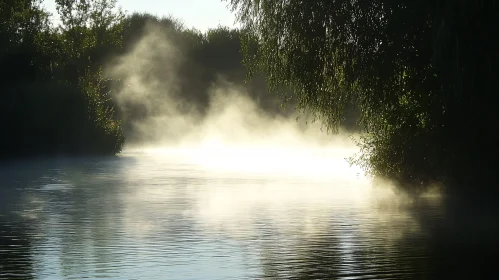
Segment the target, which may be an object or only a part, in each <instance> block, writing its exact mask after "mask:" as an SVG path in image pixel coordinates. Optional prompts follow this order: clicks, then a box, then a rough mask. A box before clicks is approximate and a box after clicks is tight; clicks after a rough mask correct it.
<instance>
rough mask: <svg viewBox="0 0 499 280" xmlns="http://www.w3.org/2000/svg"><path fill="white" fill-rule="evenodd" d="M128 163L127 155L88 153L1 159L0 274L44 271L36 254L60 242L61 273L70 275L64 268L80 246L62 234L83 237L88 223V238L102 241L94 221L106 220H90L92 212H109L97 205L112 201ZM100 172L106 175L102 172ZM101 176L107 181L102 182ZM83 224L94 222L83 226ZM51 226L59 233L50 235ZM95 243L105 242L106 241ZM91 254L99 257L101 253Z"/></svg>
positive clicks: (73, 262)
mask: <svg viewBox="0 0 499 280" xmlns="http://www.w3.org/2000/svg"><path fill="white" fill-rule="evenodd" d="M133 162H134V159H133V158H127V157H92V158H76V159H73V158H45V159H36V160H26V161H24V160H22V161H21V160H19V161H9V162H2V163H0V178H1V180H0V279H38V278H39V277H41V276H43V273H44V272H43V266H44V264H43V261H40V259H37V258H39V255H40V254H42V253H43V252H41V251H43V250H44V246H45V247H58V246H59V247H60V248H57V249H58V250H59V251H60V255H59V256H58V257H56V259H57V258H59V262H60V266H61V271H62V275H61V276H64V275H75V273H74V272H71V271H69V270H71V269H74V268H77V267H78V261H79V259H78V258H75V254H74V252H75V251H79V250H80V248H71V247H68V246H67V244H75V243H76V244H77V243H79V242H67V240H66V241H65V240H64V239H84V235H87V234H88V232H86V231H87V229H89V228H90V229H91V232H90V236H91V237H90V239H92V240H94V241H95V242H100V241H101V240H105V239H103V238H102V236H101V235H102V234H103V233H102V232H99V228H100V226H101V225H102V224H99V223H103V222H106V221H105V219H92V215H94V214H96V212H98V213H99V215H100V214H101V213H112V211H102V209H99V207H106V205H116V202H111V200H112V199H113V197H116V196H115V193H119V192H117V190H116V188H117V187H119V176H120V174H122V171H121V168H122V167H123V166H124V165H127V166H130V165H133ZM103 173H105V174H106V175H105V176H102V175H103ZM109 174H115V175H114V176H115V178H110V177H109ZM99 177H101V178H100V179H99ZM106 180H108V181H109V183H110V184H108V185H106ZM111 182H112V183H111ZM97 185H99V186H98V187H99V188H100V189H99V192H98V194H99V195H98V196H97V197H95V193H96V192H94V191H93V190H92V191H88V190H90V189H93V188H95V187H97ZM111 194H112V195H111ZM75 198H76V199H75ZM105 200H107V201H108V202H111V203H106V201H105ZM119 209H120V208H119V207H117V208H116V210H117V211H118V210H119ZM117 215H119V214H117ZM100 216H102V215H100ZM86 223H94V224H93V225H92V226H90V227H88V226H87V225H85V224H86ZM47 225H49V226H47ZM54 229H55V231H57V232H58V233H59V234H57V236H54V235H53V234H54V233H53V231H54ZM80 244H82V243H80ZM100 246H102V247H105V244H100ZM52 249H53V248H52ZM83 251H84V250H83ZM68 252H70V253H68ZM94 257H95V258H96V259H97V260H99V258H102V256H100V255H96V256H94ZM65 270H66V271H65ZM76 275H77V273H76Z"/></svg>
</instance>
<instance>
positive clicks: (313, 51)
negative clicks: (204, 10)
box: [230, 0, 438, 179]
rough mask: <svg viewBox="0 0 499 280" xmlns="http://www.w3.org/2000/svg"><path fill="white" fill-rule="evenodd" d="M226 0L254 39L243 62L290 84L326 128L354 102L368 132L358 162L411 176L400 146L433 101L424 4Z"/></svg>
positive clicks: (283, 86)
mask: <svg viewBox="0 0 499 280" xmlns="http://www.w3.org/2000/svg"><path fill="white" fill-rule="evenodd" d="M230 5H231V6H232V8H233V10H235V11H237V12H238V19H239V20H240V21H241V22H242V24H243V26H244V27H245V28H246V29H248V30H250V31H251V34H252V38H254V40H256V41H258V43H259V48H257V50H256V51H255V52H251V50H250V51H248V52H247V53H246V61H247V62H248V64H249V67H250V69H251V70H253V71H263V72H264V73H266V74H267V77H268V80H269V83H270V85H271V87H272V90H273V91H275V92H286V91H287V90H288V89H291V90H292V91H293V92H294V94H295V95H296V99H297V100H298V108H299V109H311V110H312V111H313V112H314V113H315V117H317V118H319V119H322V120H323V121H324V122H325V124H327V126H328V128H329V129H331V130H332V131H336V130H337V129H338V126H339V125H340V124H341V121H342V118H343V116H344V110H345V109H346V108H347V106H349V105H351V104H355V106H357V107H358V109H359V112H360V117H359V119H358V122H359V124H360V125H361V126H362V127H363V128H364V129H365V131H366V132H367V136H366V137H365V138H364V139H363V142H362V143H361V146H362V148H363V152H364V153H363V155H361V158H360V161H358V163H361V164H363V165H364V167H366V168H367V170H368V171H370V172H372V173H374V174H376V175H382V176H392V177H393V176H395V177H400V178H401V179H416V178H415V174H414V172H413V170H409V168H405V164H404V161H407V160H414V159H409V158H408V157H407V155H408V154H407V153H406V152H407V151H406V149H405V148H404V146H406V145H407V142H408V141H411V136H410V135H409V134H413V132H414V130H415V129H416V128H418V130H421V131H424V130H425V128H426V125H427V124H428V120H427V118H428V116H427V114H425V113H426V111H425V110H426V109H427V108H426V107H427V106H432V105H431V104H437V103H435V101H438V100H435V99H436V98H435V97H434V95H432V94H431V89H430V88H431V83H432V75H431V74H430V73H431V71H432V69H431V67H430V59H431V49H430V47H431V44H430V43H431V38H432V33H431V26H429V25H428V24H427V22H428V21H429V17H428V13H427V12H426V11H425V9H426V8H427V7H425V6H424V5H421V4H420V3H415V2H414V3H410V2H408V3H407V2H405V1H379V0H378V1H350V0H339V1H281V0H261V1H252V0H231V1H230ZM423 77H424V78H423ZM429 93H430V94H429ZM423 107H425V108H423ZM404 153H405V155H404Z"/></svg>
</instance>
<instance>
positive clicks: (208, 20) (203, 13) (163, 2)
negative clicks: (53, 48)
mask: <svg viewBox="0 0 499 280" xmlns="http://www.w3.org/2000/svg"><path fill="white" fill-rule="evenodd" d="M54 3H55V1H54V0H45V1H44V5H45V7H47V9H49V10H50V11H51V12H52V13H53V14H54V15H57V13H56V10H55V4H54ZM118 5H120V6H121V7H122V8H123V10H126V11H128V13H129V14H130V13H132V12H148V13H151V14H153V15H157V16H166V15H172V16H173V17H175V18H178V19H181V20H182V21H183V22H184V23H185V24H186V26H187V27H195V28H197V29H199V30H201V31H205V30H206V29H208V28H214V27H217V26H218V25H219V24H220V25H226V26H234V20H235V17H234V15H233V14H232V13H231V12H230V10H229V9H228V8H227V2H222V1H221V0H118Z"/></svg>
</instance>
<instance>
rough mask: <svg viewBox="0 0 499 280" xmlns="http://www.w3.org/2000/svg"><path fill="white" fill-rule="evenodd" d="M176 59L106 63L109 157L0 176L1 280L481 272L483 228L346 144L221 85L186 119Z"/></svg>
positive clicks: (151, 41)
mask: <svg viewBox="0 0 499 280" xmlns="http://www.w3.org/2000/svg"><path fill="white" fill-rule="evenodd" d="M184 59H186V58H185V57H184V56H183V53H182V49H181V48H179V47H178V46H176V45H175V42H171V40H170V38H169V37H168V35H167V34H166V35H165V34H162V33H161V34H160V33H159V32H157V30H156V29H155V28H154V27H150V28H149V29H148V33H146V34H145V35H144V37H143V38H142V39H141V40H140V41H139V42H138V43H137V45H136V46H135V47H134V48H133V49H132V50H131V51H130V53H128V54H126V55H124V56H122V57H120V58H117V59H116V60H114V61H113V62H112V63H110V64H109V67H108V68H107V69H106V72H107V74H108V75H118V76H121V77H124V78H123V83H124V85H125V86H124V87H121V88H117V89H115V90H114V91H113V94H114V97H115V98H116V100H117V104H118V106H119V107H120V113H121V114H122V115H123V117H124V118H125V121H126V122H127V123H128V124H129V127H128V128H129V130H128V131H127V133H128V135H127V136H128V138H129V142H128V144H127V146H126V147H125V150H124V152H123V153H122V154H121V155H119V156H117V157H90V158H78V159H69V158H50V159H36V160H29V161H20V160H19V161H14V162H9V163H8V164H2V165H0V184H1V186H2V188H0V260H1V262H0V279H82V278H90V279H443V278H445V277H447V276H452V275H454V276H456V275H457V276H465V275H466V276H467V277H471V278H480V273H481V271H483V269H486V268H490V267H492V266H491V262H492V261H493V260H494V258H488V257H486V254H487V253H490V252H495V251H494V248H496V247H494V246H495V245H496V242H495V241H494V235H493V233H494V232H497V222H495V220H494V219H493V218H491V216H487V215H485V214H483V212H474V213H467V214H466V215H462V214H463V213H462V212H459V214H455V213H457V212H455V211H454V210H455V208H452V207H446V206H445V205H444V203H443V201H444V199H442V198H441V197H440V196H438V195H427V196H426V197H423V198H419V199H414V198H411V197H409V196H407V195H404V194H402V193H398V192H396V191H395V189H394V188H392V187H390V184H389V182H384V183H383V184H382V186H381V187H373V186H372V184H371V180H370V178H368V177H366V176H364V174H363V172H362V170H361V169H360V168H359V167H356V166H350V165H349V164H348V162H347V161H346V160H345V158H347V157H349V156H351V155H353V153H355V152H357V151H358V150H357V148H356V147H355V145H354V144H353V143H352V141H351V140H350V139H349V136H350V135H348V133H345V132H340V133H339V134H336V135H331V134H327V133H326V132H325V131H324V130H325V129H324V128H323V127H322V130H321V125H320V122H315V123H312V124H311V123H310V119H307V118H305V117H301V118H299V119H298V121H297V120H296V117H297V116H299V115H293V114H271V113H269V111H268V110H264V109H262V106H261V103H259V102H260V101H259V100H256V99H255V98H253V97H251V96H250V95H248V94H247V93H246V91H245V90H246V89H245V86H244V85H243V84H234V83H230V82H227V81H226V80H225V79H224V77H223V76H220V78H219V79H218V80H217V81H216V82H214V83H213V84H212V86H211V87H210V89H209V93H208V94H207V95H208V96H209V99H208V102H207V105H206V106H205V107H204V109H203V110H200V109H199V108H200V106H199V104H197V103H196V102H195V100H197V99H195V98H193V99H190V98H186V97H185V96H184V97H182V98H179V96H180V95H182V94H186V93H183V92H180V91H179V87H178V86H177V85H178V83H179V81H181V79H182V78H183V77H182V76H179V75H178V71H177V69H178V67H179V65H181V64H182V63H183V61H184ZM131 108H134V110H136V109H137V108H141V109H140V110H141V112H140V114H139V115H137V112H135V111H134V112H132V111H131ZM478 220H480V223H478V222H477V221H478ZM477 225H479V226H481V228H479V227H477ZM494 226H495V228H494ZM470 241H472V242H470ZM476 262H479V264H476Z"/></svg>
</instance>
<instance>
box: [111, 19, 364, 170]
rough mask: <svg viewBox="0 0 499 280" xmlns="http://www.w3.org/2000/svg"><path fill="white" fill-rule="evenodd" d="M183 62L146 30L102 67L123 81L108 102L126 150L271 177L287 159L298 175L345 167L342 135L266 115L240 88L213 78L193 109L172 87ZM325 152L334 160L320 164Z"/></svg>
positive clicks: (177, 51)
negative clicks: (189, 154) (119, 120)
mask: <svg viewBox="0 0 499 280" xmlns="http://www.w3.org/2000/svg"><path fill="white" fill-rule="evenodd" d="M187 60H188V58H187V57H186V55H185V54H184V53H183V52H182V48H181V47H179V45H178V44H177V43H176V42H175V41H174V40H173V39H172V36H169V34H168V33H167V32H165V31H164V30H162V29H160V28H158V27H155V26H148V27H147V28H146V32H145V34H144V35H143V37H142V38H141V39H140V40H139V41H138V42H137V43H136V45H135V46H134V47H133V48H132V49H131V50H130V52H128V53H127V54H126V55H123V56H122V57H120V58H119V59H118V60H116V61H115V63H113V64H112V65H111V66H110V67H109V68H108V74H109V75H112V76H118V77H122V81H123V84H124V86H123V87H122V88H120V89H119V90H116V91H115V96H114V98H115V100H116V102H117V104H118V108H119V111H120V112H121V114H122V117H123V119H124V121H125V123H126V124H127V126H128V130H127V131H126V133H127V147H126V148H125V150H126V151H127V150H128V151H133V150H149V151H150V150H151V149H153V150H155V151H156V152H157V150H158V149H177V150H178V149H193V148H194V149H197V150H196V154H198V155H199V154H204V155H206V156H205V159H206V160H205V161H204V162H205V163H207V162H209V164H211V165H213V164H216V163H217V162H218V163H219V164H224V163H229V166H225V168H228V167H233V166H234V162H235V161H239V162H240V163H241V162H244V165H243V164H241V166H244V168H245V169H251V168H253V169H255V168H256V167H258V168H259V170H264V169H265V170H272V172H275V171H276V169H275V167H276V166H281V167H283V166H284V167H286V166H290V162H293V161H294V162H295V163H298V164H297V165H296V166H297V168H298V169H300V170H305V169H306V170H315V171H317V170H321V171H323V173H324V174H326V173H330V174H332V173H334V172H331V171H332V170H331V169H335V170H336V171H338V172H340V173H341V172H344V171H345V169H346V168H349V167H348V163H347V162H346V161H345V157H348V156H350V155H352V154H353V153H354V151H355V149H354V146H353V144H352V142H351V141H350V140H349V139H348V137H346V136H342V135H341V136H339V135H328V134H327V133H325V132H324V131H322V130H321V125H320V123H319V122H315V123H313V124H311V123H309V122H308V124H307V123H306V120H305V119H303V118H301V119H299V120H297V116H298V115H297V114H294V115H293V114H277V115H276V114H269V113H268V112H267V111H266V110H264V109H263V107H264V105H268V104H261V103H258V102H257V100H255V98H252V97H251V96H250V95H249V94H248V92H247V90H246V88H245V86H244V84H243V83H241V84H234V83H231V82H228V81H227V80H225V79H224V77H223V76H219V78H218V79H217V80H215V81H213V83H212V85H211V86H210V87H209V88H208V92H205V93H204V94H205V95H206V96H208V101H207V105H206V106H205V107H206V108H204V110H200V109H199V108H200V106H199V104H197V100H198V99H196V98H185V97H186V96H191V95H192V94H191V93H189V92H182V87H181V86H179V85H180V84H181V83H182V82H184V83H185V79H187V78H188V79H192V77H187V76H184V77H183V76H181V75H180V74H179V73H180V72H181V71H180V68H181V67H182V65H183V64H185V63H186V61H187ZM183 79H184V80H183ZM241 149H242V150H241ZM332 149H333V150H334V152H333V154H334V155H333V156H334V157H335V159H334V163H333V161H328V162H324V156H325V155H326V154H327V155H328V156H331V150H332ZM201 150H203V151H204V152H201ZM305 150H306V151H305ZM312 150H314V151H312ZM304 151H305V152H304ZM311 151H312V152H311ZM290 153H292V154H293V156H291V157H290V156H289V154H290ZM312 154H314V156H311V155H312ZM216 159H218V161H217V160H216ZM277 159H278V160H279V161H277ZM297 161H302V162H297ZM339 161H340V163H339ZM305 165H307V167H306V168H305ZM310 165H312V166H310ZM340 166H341V167H340ZM340 170H341V171H340ZM284 171H286V170H284ZM288 171H289V170H288ZM333 171H334V170H333ZM293 172H295V171H293ZM356 172H357V173H359V171H356ZM314 174H316V173H314ZM316 175H317V174H316Z"/></svg>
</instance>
